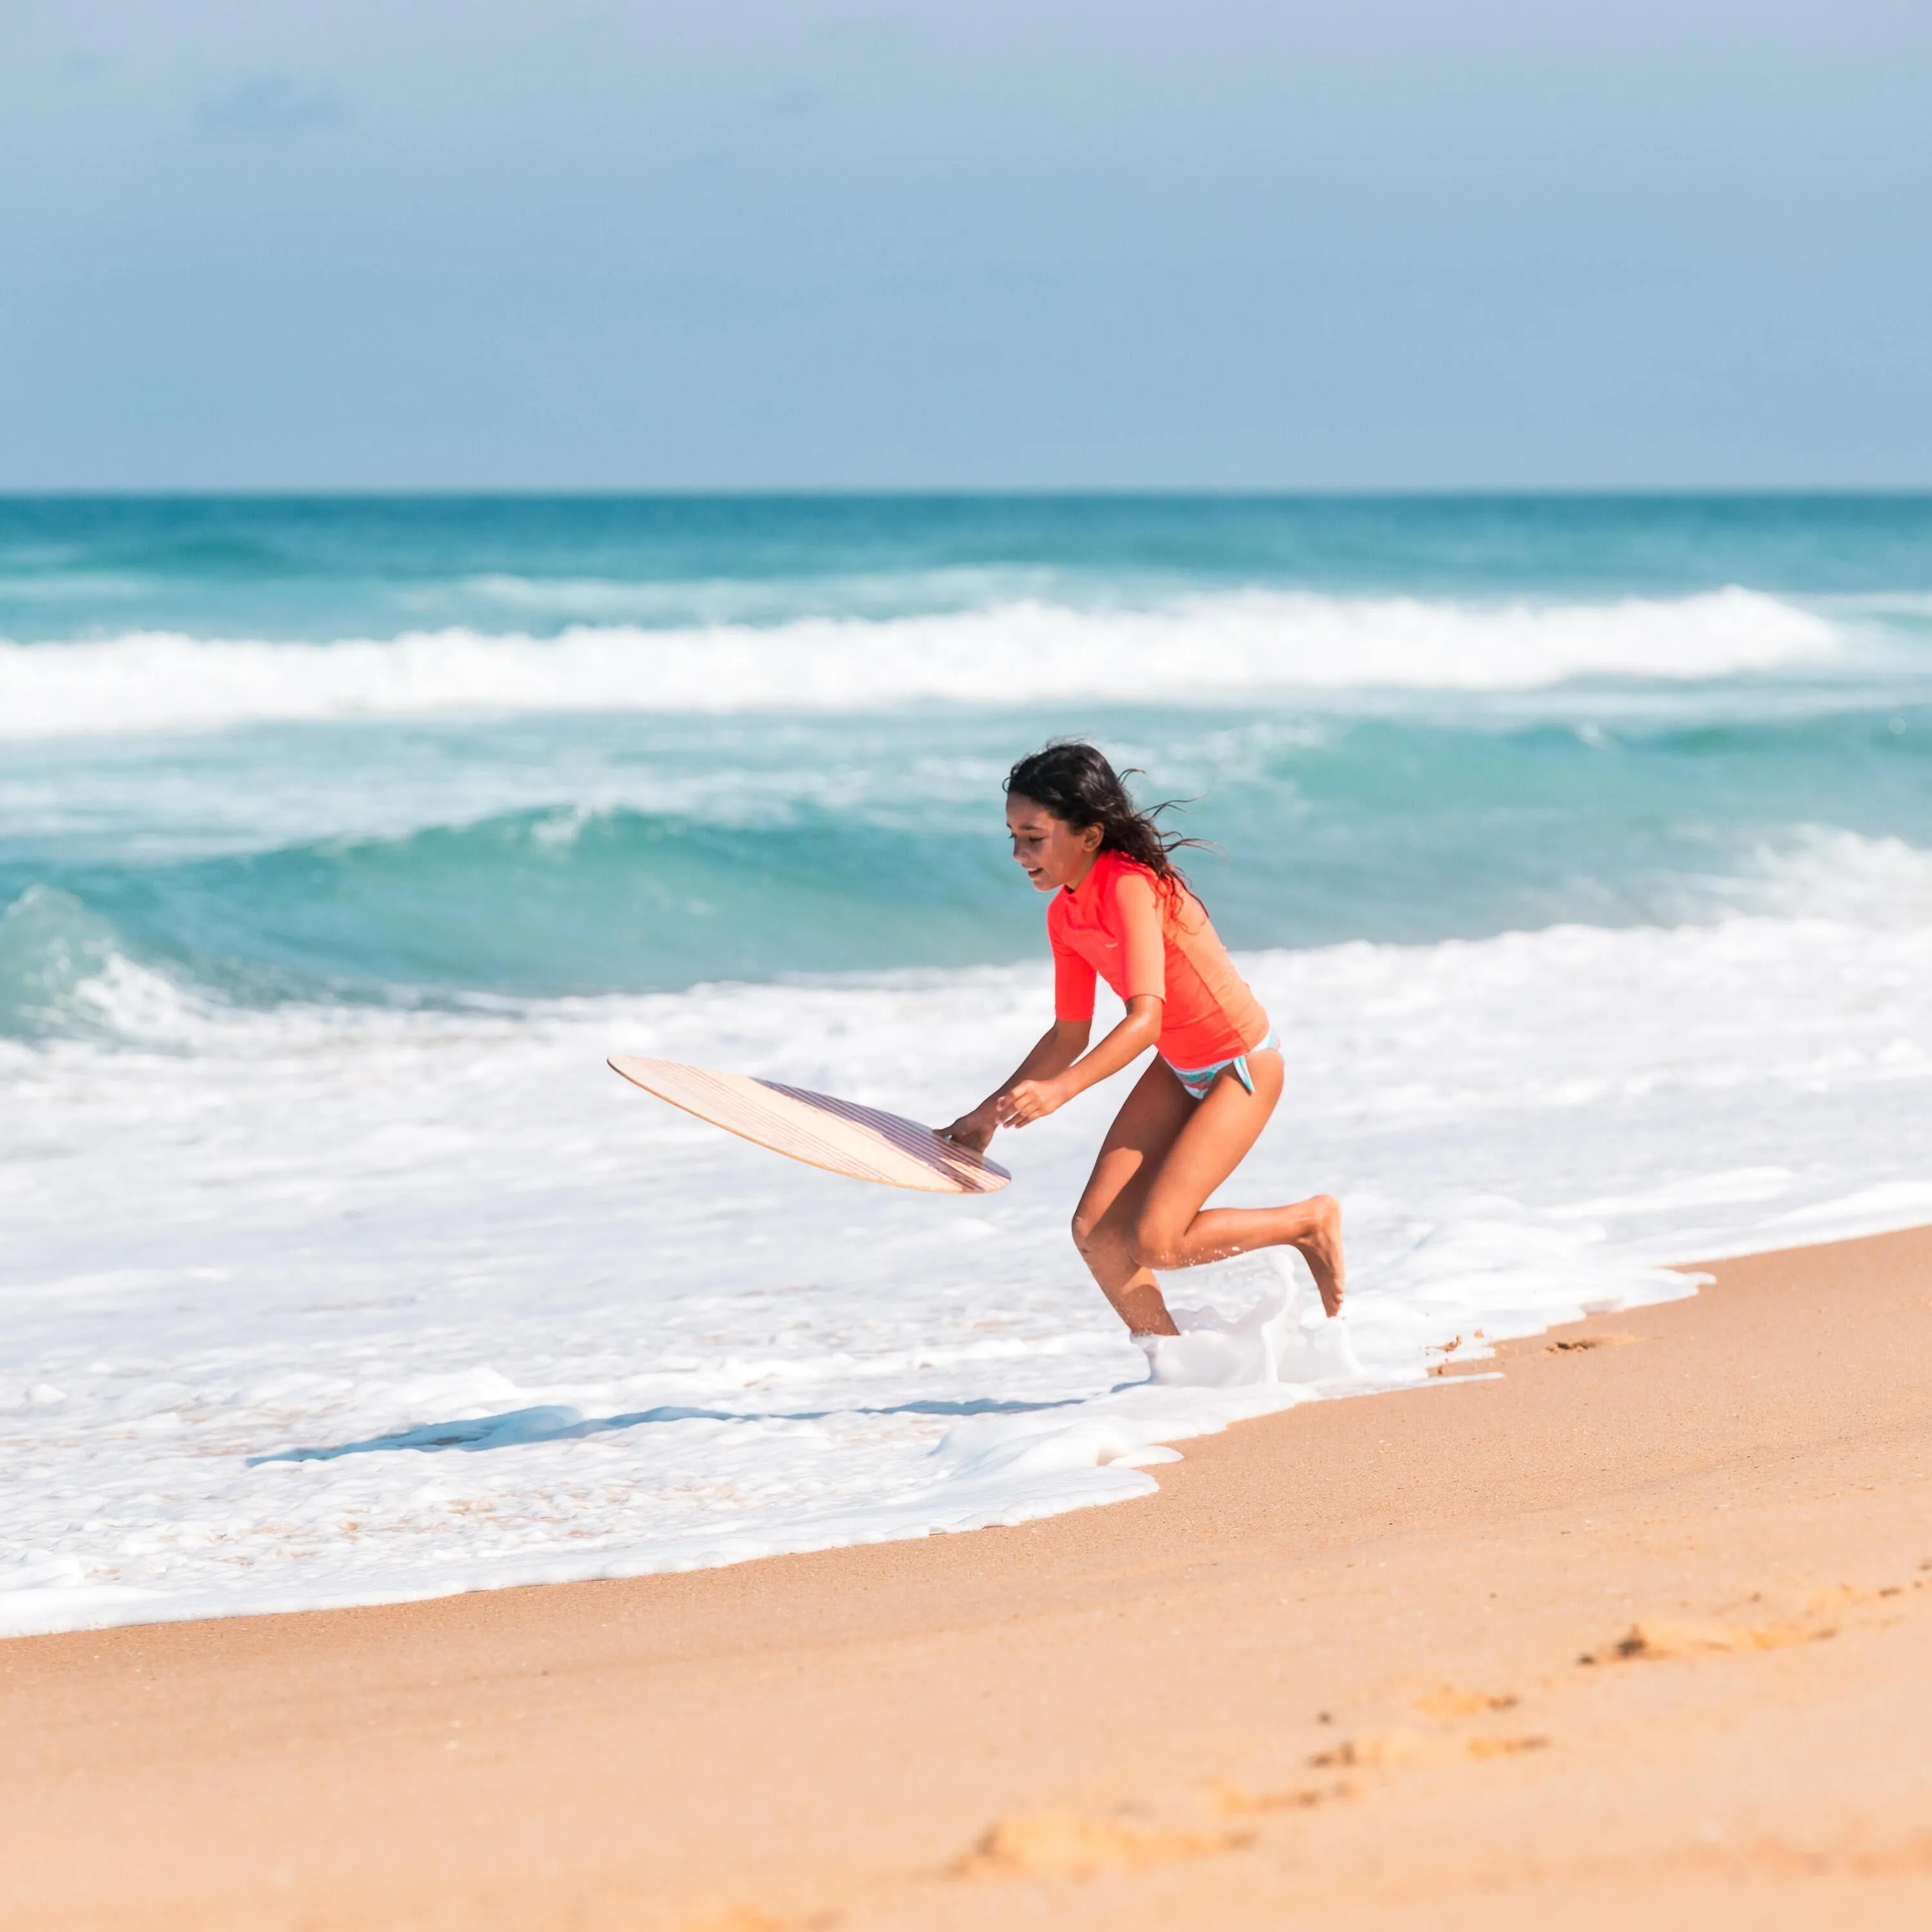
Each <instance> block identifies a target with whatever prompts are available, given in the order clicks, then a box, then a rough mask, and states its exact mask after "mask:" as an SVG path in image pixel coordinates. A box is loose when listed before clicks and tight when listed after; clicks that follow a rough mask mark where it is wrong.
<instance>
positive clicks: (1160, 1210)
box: [1132, 1052, 1345, 1315]
mask: <svg viewBox="0 0 1932 1932" xmlns="http://www.w3.org/2000/svg"><path fill="white" fill-rule="evenodd" d="M1248 1070H1249V1071H1250V1073H1252V1074H1253V1076H1254V1082H1255V1091H1253V1093H1252V1094H1250V1092H1249V1091H1247V1088H1245V1087H1244V1086H1243V1085H1241V1082H1240V1081H1239V1080H1238V1079H1236V1078H1235V1076H1234V1075H1233V1074H1232V1073H1224V1074H1223V1075H1222V1076H1221V1077H1220V1079H1218V1080H1217V1081H1216V1082H1215V1083H1214V1085H1213V1086H1212V1087H1211V1088H1210V1089H1209V1090H1208V1097H1207V1099H1206V1100H1203V1101H1201V1102H1200V1103H1199V1104H1196V1105H1193V1112H1191V1114H1190V1116H1189V1118H1187V1121H1185V1122H1184V1124H1182V1127H1181V1131H1180V1132H1179V1133H1178V1134H1176V1135H1175V1137H1174V1139H1173V1141H1172V1143H1171V1145H1169V1148H1168V1151H1167V1154H1166V1158H1165V1159H1164V1160H1162V1161H1161V1162H1160V1164H1159V1166H1158V1167H1157V1169H1154V1171H1153V1172H1151V1174H1150V1175H1149V1176H1148V1180H1147V1181H1146V1183H1145V1187H1144V1188H1143V1190H1142V1193H1141V1195H1140V1197H1139V1214H1137V1215H1136V1218H1135V1222H1134V1227H1133V1236H1132V1250H1133V1257H1134V1259H1135V1260H1136V1262H1139V1265H1141V1266H1142V1268H1145V1269H1149V1270H1151V1269H1154V1268H1196V1267H1198V1266H1199V1265H1200V1264H1201V1263H1202V1262H1217V1261H1226V1260H1227V1259H1229V1257H1230V1256H1234V1255H1244V1254H1250V1253H1253V1251H1254V1250H1256V1249H1257V1248H1278V1247H1292V1248H1296V1249H1298V1250H1300V1251H1301V1255H1302V1257H1303V1259H1304V1260H1305V1261H1306V1262H1307V1263H1308V1268H1309V1272H1310V1274H1313V1276H1314V1277H1315V1286H1316V1288H1318V1289H1319V1290H1320V1291H1321V1294H1322V1307H1323V1308H1325V1310H1327V1311H1328V1313H1329V1314H1331V1315H1334V1314H1337V1313H1340V1310H1341V1307H1342V1295H1343V1286H1344V1275H1345V1268H1344V1265H1343V1259H1342V1208H1341V1204H1340V1202H1338V1201H1337V1200H1336V1199H1335V1198H1334V1196H1332V1195H1328V1194H1317V1195H1314V1196H1311V1197H1310V1199H1307V1200H1306V1201H1297V1202H1293V1203H1292V1204H1291V1205H1289V1206H1288V1207H1286V1208H1207V1209H1205V1210H1204V1209H1203V1208H1202V1205H1201V1204H1202V1202H1204V1201H1205V1200H1206V1199H1208V1196H1210V1195H1211V1194H1212V1193H1214V1190H1215V1189H1216V1188H1217V1187H1220V1184H1222V1182H1223V1181H1226V1179H1227V1178H1228V1177H1229V1175H1231V1174H1232V1173H1233V1172H1234V1171H1235V1169H1236V1168H1237V1167H1238V1166H1240V1165H1241V1162H1242V1161H1243V1160H1244V1159H1245V1158H1246V1157H1247V1152H1248V1150H1249V1149H1250V1148H1252V1147H1253V1145H1254V1144H1255V1142H1256V1139H1258V1138H1259V1136H1260V1134H1261V1130H1262V1128H1263V1127H1266V1126H1267V1124H1268V1118H1269V1116H1270V1115H1272V1114H1273V1113H1274V1110H1275V1106H1276V1103H1277V1102H1278V1101H1279V1100H1280V1098H1281V1091H1282V1085H1283V1079H1284V1077H1285V1076H1284V1071H1283V1066H1282V1060H1281V1055H1280V1054H1279V1053H1276V1052H1267V1053H1255V1054H1250V1055H1249V1057H1248ZM1162 1071H1163V1072H1165V1071H1166V1069H1165V1068H1163V1069H1162ZM1168 1077H1169V1079H1172V1078H1173V1076H1172V1075H1171V1074H1170V1075H1169V1076H1168ZM1175 1087H1176V1088H1177V1090H1178V1089H1179V1088H1180V1082H1178V1081H1176V1082H1175ZM1190 1104H1193V1103H1190Z"/></svg>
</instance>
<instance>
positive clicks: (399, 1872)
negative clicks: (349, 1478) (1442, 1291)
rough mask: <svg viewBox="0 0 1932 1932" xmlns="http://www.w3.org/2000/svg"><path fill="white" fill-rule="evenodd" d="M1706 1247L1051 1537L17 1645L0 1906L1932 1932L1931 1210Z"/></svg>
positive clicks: (115, 1916)
mask: <svg viewBox="0 0 1932 1932" xmlns="http://www.w3.org/2000/svg"><path fill="white" fill-rule="evenodd" d="M1716 1272H1717V1274H1718V1277H1719V1278H1718V1283H1717V1286H1715V1288H1712V1289H1706V1290H1705V1291H1704V1292H1703V1293H1701V1294H1700V1295H1698V1296H1697V1298H1695V1299H1694V1300H1692V1301H1685V1302H1682V1303H1678V1304H1672V1305H1670V1306H1667V1307H1661V1308H1655V1309H1649V1310H1640V1311H1637V1312H1635V1313H1629V1314H1625V1315H1622V1316H1610V1317H1607V1318H1604V1319H1599V1320H1596V1321H1593V1322H1587V1323H1584V1324H1581V1325H1578V1326H1577V1327H1576V1328H1569V1329H1565V1330H1562V1331H1558V1332H1557V1333H1556V1334H1553V1335H1551V1336H1547V1337H1541V1338H1539V1339H1538V1340H1533V1341H1527V1342H1523V1343H1516V1344H1512V1345H1510V1346H1507V1347H1506V1348H1505V1349H1503V1350H1502V1352H1501V1354H1500V1356H1499V1359H1498V1360H1497V1361H1495V1362H1493V1363H1487V1364H1475V1370H1476V1371H1477V1373H1476V1374H1475V1375H1472V1374H1470V1373H1458V1372H1457V1371H1456V1370H1454V1368H1453V1367H1452V1370H1451V1373H1448V1374H1446V1375H1445V1376H1443V1377H1442V1379H1440V1380H1439V1381H1438V1382H1435V1383H1433V1384H1432V1385H1430V1387H1428V1388H1426V1389H1422V1390H1418V1391H1412V1392H1409V1393H1405V1394H1397V1395H1391V1396H1382V1397H1370V1398H1365V1399H1361V1400H1352V1401H1349V1402H1343V1403H1322V1404H1314V1405H1310V1406H1305V1407H1304V1408H1302V1409H1298V1410H1295V1411H1293V1412H1289V1413H1288V1414H1286V1415H1279V1416H1275V1417H1271V1418H1266V1419H1264V1420H1262V1421H1256V1422H1251V1423H1247V1424H1242V1425H1241V1426H1239V1427H1237V1428H1235V1429H1234V1430H1231V1431H1229V1433H1227V1434H1226V1435H1224V1436H1217V1437H1214V1438H1211V1439H1208V1440H1205V1441H1203V1442H1196V1443H1190V1444H1189V1445H1186V1457H1187V1460H1185V1461H1184V1462H1183V1463H1179V1464H1177V1465H1174V1466H1170V1467H1165V1468H1163V1469H1161V1470H1160V1472H1158V1473H1159V1476H1160V1484H1161V1489H1160V1494H1159V1495H1158V1496H1154V1497H1151V1498H1149V1499H1146V1500H1145V1501H1144V1502H1135V1503H1130V1504H1124V1505H1116V1506H1114V1507H1111V1508H1104V1509H1096V1510H1090V1511H1082V1512H1080V1513H1079V1514H1074V1515H1071V1516H1066V1517H1057V1518H1055V1519H1053V1520H1050V1521H1049V1522H1046V1523H1036V1524H1032V1525H1029V1526H1026V1527H1025V1528H1022V1529H1010V1530H983V1531H978V1532H974V1533H973V1534H971V1535H965V1536H958V1537H946V1538H933V1539H931V1540H929V1541H924V1542H919V1543H910V1544H886V1545H878V1546H874V1547H868V1548H863V1549H857V1550H837V1551H832V1552H829V1553H826V1554H824V1555H822V1556H807V1557H787V1558H781V1559H775V1560H772V1561H769V1562H760V1563H755V1564H747V1565H740V1566H739V1567H736V1568H731V1569H727V1570H714V1571H702V1572H698V1573H696V1574H691V1575H688V1576H682V1577H649V1578H644V1579H641V1580H637V1581H634V1582H628V1583H591V1584H577V1585H568V1586H552V1587H550V1588H546V1589H526V1590H509V1591H502V1592H486V1593H479V1594H477V1595H469V1596H464V1597H458V1598H447V1599H445V1600H443V1601H440V1602H436V1603H431V1604H410V1605H403V1606H398V1607H390V1608H384V1609H378V1610H361V1611H350V1612H335V1613H323V1614H316V1615H305V1616H287V1617H274V1618H267V1617H257V1618H248V1619H233V1620H231V1621H225V1622H209V1623H199V1624H186V1625H154V1626H148V1627H145V1628H135V1629H128V1630H116V1631H105V1632H101V1633H96V1634H83V1635H76V1636H67V1637H33V1638H21V1639H17V1640H13V1641H12V1642H10V1643H0V1720H4V1721H0V1922H4V1923H5V1924H6V1925H7V1926H9V1927H196V1928H200V1927H210V1928H228V1927H236V1928H239V1927H248V1928H251V1932H254V1928H262V1927H290V1928H296V1927H302V1928H312V1932H338V1928H340V1932H352V1928H353V1932H382V1928H389V1927H398V1928H400V1927H420V1928H425V1932H430V1928H437V1932H440V1928H446V1927H447V1928H459V1927H490V1928H493V1927H505V1928H509V1927H516V1928H517V1932H531V1929H532V1928H549V1927H583V1928H586V1932H601V1928H604V1927H611V1928H616V1927H623V1928H625V1932H654V1928H658V1927H665V1928H679V1932H699V1928H705V1932H772V1929H773V1928H778V1927H784V1928H787V1932H789V1928H793V1927H796V1928H805V1927H814V1928H823V1932H829V1928H832V1927H838V1928H841V1932H845V1929H846V1928H850V1932H904V1928H908V1927H917V1928H920V1932H926V1928H932V1932H950V1928H953V1927H959V1928H967V1927H973V1928H979V1927H989V1928H990V1927H1007V1926H1011V1925H1016V1924H1018V1925H1025V1924H1040V1925H1041V1926H1052V1927H1088V1926H1092V1927H1124V1928H1129V1927H1132V1928H1138V1927H1149V1928H1152V1927H1162V1928H1172V1927H1187V1928H1190V1932H1193V1928H1199V1927H1210V1928H1218V1927H1257V1928H1259V1927H1269V1928H1278V1927H1295V1926H1301V1925H1307V1926H1309V1927H1322V1928H1323V1932H1328V1928H1335V1927H1398V1926H1400V1927H1412V1926H1413V1927H1429V1928H1430V1932H1436V1928H1448V1932H1455V1928H1460V1927H1477V1926H1479V1925H1480V1926H1481V1927H1484V1928H1487V1932H1507V1928H1513V1927H1524V1928H1528V1927H1539V1928H1547V1927H1553V1926H1561V1927H1564V1928H1565V1932H1577V1928H1594V1927H1604V1928H1609V1927H1617V1928H1619V1932H1622V1929H1623V1928H1627V1927H1630V1926H1631V1925H1632V1924H1643V1926H1644V1927H1645V1928H1646V1932H1665V1928H1675V1927H1685V1928H1689V1927H1698V1928H1700V1932H1705V1928H1709V1927H1724V1926H1730V1925H1736V1926H1739V1927H1751V1928H1753V1932H1775V1928H1782V1927H1801V1926H1802V1927H1821V1926H1833V1927H1836V1926H1841V1925H1843V1926H1850V1925H1857V1926H1858V1927H1861V1928H1869V1927H1891V1926H1899V1927H1905V1926H1908V1925H1909V1926H1912V1927H1920V1926H1923V1925H1925V1924H1932V1231H1919V1232H1913V1233H1910V1234H1906V1235H1888V1236H1883V1237H1880V1238H1876V1239H1873V1240H1870V1241H1858V1242H1850V1243H1845V1244H1838V1245H1836V1246H1833V1247H1820V1248H1814V1249H1809V1250H1797V1251H1794V1252H1792V1253H1785V1254H1778V1255H1771V1256H1760V1257H1756V1258H1754V1259H1748V1260H1744V1261H1738V1262H1727V1263H1724V1264H1722V1265H1720V1266H1719V1267H1718V1269H1717V1270H1716ZM1490 1370H1501V1371H1502V1373H1501V1374H1500V1376H1493V1377H1491V1378H1490V1379H1479V1378H1480V1376H1481V1372H1484V1371H1490Z"/></svg>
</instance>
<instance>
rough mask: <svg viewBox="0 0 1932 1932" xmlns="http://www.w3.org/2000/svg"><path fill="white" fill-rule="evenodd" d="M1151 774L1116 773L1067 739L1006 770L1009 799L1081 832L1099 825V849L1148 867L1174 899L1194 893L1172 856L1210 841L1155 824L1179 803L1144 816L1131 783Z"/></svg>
mask: <svg viewBox="0 0 1932 1932" xmlns="http://www.w3.org/2000/svg"><path fill="white" fill-rule="evenodd" d="M1145 776H1146V773H1145V772H1142V771H1141V770H1140V769H1139V768H1138V767H1135V766H1130V767H1129V768H1128V769H1127V770H1126V771H1124V772H1117V771H1115V769H1114V768H1113V766H1112V765H1110V764H1109V763H1108V762H1107V760H1106V758H1105V757H1103V756H1102V754H1100V752H1099V751H1096V750H1095V749H1094V747H1093V746H1092V745H1090V744H1088V742H1086V741H1085V739H1080V738H1063V739H1058V741H1056V742H1055V743H1053V744H1051V745H1048V746H1046V748H1045V749H1044V750H1043V751H1033V752H1030V753H1028V755H1027V756H1026V757H1024V758H1022V759H1021V760H1020V761H1019V763H1018V764H1016V766H1014V767H1013V769H1012V770H1011V771H1010V772H1007V785H1006V789H1007V796H1008V797H1009V798H1011V797H1013V796H1016V795H1017V796H1019V797H1021V798H1030V799H1032V800H1033V802H1034V804H1036V805H1041V806H1043V807H1044V808H1046V810H1047V811H1050V812H1052V814H1053V815H1054V817H1055V818H1059V819H1064V820H1066V822H1067V823H1068V824H1069V825H1071V826H1073V827H1074V828H1075V829H1076V830H1079V829H1081V828H1082V827H1084V826H1089V825H1097V826H1100V833H1101V837H1100V850H1102V851H1103V852H1118V853H1120V854H1121V856H1123V857H1124V858H1127V859H1133V861H1134V862H1135V863H1136V865H1145V867H1146V868H1148V871H1150V872H1151V873H1152V874H1154V877H1155V878H1156V879H1157V880H1159V881H1160V885H1161V886H1162V887H1163V889H1164V890H1163V896H1165V897H1166V898H1169V899H1172V898H1174V897H1175V895H1177V894H1178V893H1179V892H1184V891H1187V890H1190V889H1191V888H1190V886H1188V883H1187V874H1186V873H1184V871H1181V868H1180V867H1179V866H1178V865H1176V864H1175V862H1174V858H1173V854H1174V853H1175V852H1176V851H1178V850H1180V849H1181V847H1183V846H1190V845H1191V846H1196V847H1202V848H1203V849H1205V847H1206V844H1207V841H1205V839H1200V838H1183V837H1182V836H1181V835H1180V834H1179V833H1178V832H1163V830H1162V829H1161V828H1160V826H1159V825H1158V824H1157V823H1155V820H1157V819H1158V818H1159V817H1160V814H1162V813H1163V811H1172V810H1173V809H1174V808H1175V805H1176V804H1177V803H1178V802H1179V801H1178V800H1176V799H1163V801H1162V802H1161V803H1160V804H1159V805H1153V806H1151V807H1150V808H1148V810H1147V811H1142V810H1141V808H1139V806H1138V805H1136V804H1135V802H1134V801H1133V795H1132V794H1131V793H1130V792H1129V791H1128V790H1127V780H1128V779H1129V778H1145Z"/></svg>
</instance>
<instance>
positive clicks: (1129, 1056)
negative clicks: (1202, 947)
mask: <svg viewBox="0 0 1932 1932" xmlns="http://www.w3.org/2000/svg"><path fill="white" fill-rule="evenodd" d="M1165 1005H1166V1001H1163V1000H1162V999H1160V998H1158V997H1157V995H1154V994H1152V993H1137V994H1136V995H1135V996H1134V997H1133V998H1132V999H1131V1000H1130V1001H1128V1002H1127V1013H1126V1015H1125V1016H1124V1017H1123V1019H1121V1023H1120V1025H1118V1026H1117V1027H1115V1028H1114V1030H1113V1031H1112V1033H1110V1034H1108V1036H1107V1037H1106V1039H1105V1040H1102V1041H1101V1043H1100V1045H1099V1046H1097V1047H1096V1048H1094V1051H1093V1052H1091V1053H1090V1054H1088V1055H1087V1056H1086V1058H1085V1059H1076V1060H1075V1061H1073V1063H1072V1064H1071V1065H1063V1066H1062V1067H1060V1068H1058V1069H1054V1070H1048V1069H1046V1068H1042V1069H1041V1070H1040V1072H1039V1073H1030V1071H1029V1070H1028V1067H1022V1068H1021V1069H1020V1070H1019V1073H1016V1074H1015V1075H1014V1076H1013V1079H1011V1080H1010V1081H1009V1082H1007V1087H1006V1088H1005V1091H1004V1092H1001V1093H999V1094H995V1095H994V1096H993V1098H992V1100H991V1101H989V1102H987V1103H986V1105H988V1106H995V1105H997V1106H998V1109H999V1116H998V1118H999V1122H1000V1124H1001V1127H1025V1125H1026V1124H1027V1123H1028V1121H1040V1120H1044V1119H1045V1118H1046V1116H1047V1115H1049V1114H1051V1113H1055V1112H1058V1110H1059V1109H1061V1108H1062V1107H1064V1106H1066V1104H1067V1102H1068V1101H1070V1100H1072V1099H1073V1097H1074V1095H1075V1094H1084V1093H1085V1092H1086V1091H1087V1090H1088V1088H1090V1087H1093V1086H1097V1085H1098V1084H1099V1083H1100V1082H1101V1081H1103V1080H1105V1079H1109V1077H1110V1076H1112V1075H1114V1074H1116V1073H1119V1072H1120V1070H1121V1068H1122V1067H1125V1066H1127V1065H1128V1064H1130V1062H1131V1061H1136V1060H1138V1059H1139V1058H1140V1057H1141V1055H1142V1054H1144V1053H1145V1052H1146V1051H1147V1050H1148V1048H1149V1047H1151V1046H1153V1044H1154V1042H1155V1041H1156V1040H1158V1039H1159V1038H1160V1016H1161V1010H1162V1008H1163V1007H1164V1006H1165ZM1063 1024H1064V1022H1063ZM1056 1031H1057V1029H1056ZM1084 1045H1085V1040H1082V1046H1084Z"/></svg>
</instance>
